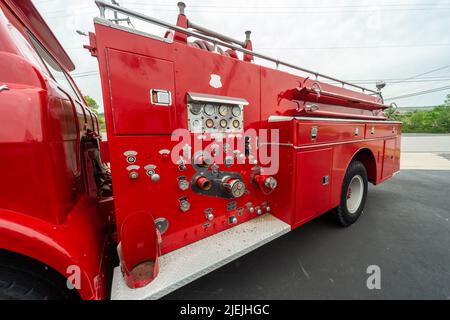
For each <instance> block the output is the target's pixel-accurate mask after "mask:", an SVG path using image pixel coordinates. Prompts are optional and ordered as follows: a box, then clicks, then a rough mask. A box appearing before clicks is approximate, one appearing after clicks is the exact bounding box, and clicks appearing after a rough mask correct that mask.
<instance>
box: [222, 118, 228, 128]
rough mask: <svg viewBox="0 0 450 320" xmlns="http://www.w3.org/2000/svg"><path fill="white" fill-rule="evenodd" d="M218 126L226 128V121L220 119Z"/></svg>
mask: <svg viewBox="0 0 450 320" xmlns="http://www.w3.org/2000/svg"><path fill="white" fill-rule="evenodd" d="M220 126H221V127H222V128H226V127H227V126H228V121H227V120H225V119H222V120H220Z"/></svg>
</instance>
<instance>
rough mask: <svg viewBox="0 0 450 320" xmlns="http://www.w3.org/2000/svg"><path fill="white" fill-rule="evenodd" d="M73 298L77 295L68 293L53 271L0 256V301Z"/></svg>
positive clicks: (29, 262)
mask: <svg viewBox="0 0 450 320" xmlns="http://www.w3.org/2000/svg"><path fill="white" fill-rule="evenodd" d="M25 261H26V264H25V263H24V262H25ZM75 297H77V293H75V292H69V290H68V289H67V287H66V284H65V279H64V278H63V277H62V276H59V275H55V274H54V271H53V270H50V269H49V268H46V267H44V266H42V265H39V264H37V263H33V262H31V261H28V260H23V261H17V259H11V258H10V257H5V256H2V255H1V254H0V300H68V299H73V298H75Z"/></svg>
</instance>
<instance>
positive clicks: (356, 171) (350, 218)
mask: <svg viewBox="0 0 450 320" xmlns="http://www.w3.org/2000/svg"><path fill="white" fill-rule="evenodd" d="M357 176H359V177H360V178H361V179H362V185H363V194H362V199H361V202H360V203H359V206H356V208H352V209H353V210H349V208H348V205H347V198H348V189H349V185H350V183H351V182H352V180H353V179H354V178H355V177H357ZM355 179H356V180H358V179H359V178H355ZM367 190H368V180H367V171H366V167H364V165H363V164H362V163H361V162H359V161H352V162H351V163H350V165H349V166H348V169H347V172H346V173H345V177H344V181H343V183H342V190H341V202H340V204H339V207H338V208H337V221H338V223H339V224H340V225H341V226H343V227H349V226H351V225H352V224H354V223H355V222H356V221H357V220H358V219H359V217H360V216H361V214H362V213H363V210H364V206H365V204H366V198H367Z"/></svg>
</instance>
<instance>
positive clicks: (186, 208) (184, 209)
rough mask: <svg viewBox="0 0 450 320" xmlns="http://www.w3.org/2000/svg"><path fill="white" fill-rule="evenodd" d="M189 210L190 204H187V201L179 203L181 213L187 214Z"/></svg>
mask: <svg viewBox="0 0 450 320" xmlns="http://www.w3.org/2000/svg"><path fill="white" fill-rule="evenodd" d="M190 208H191V204H190V203H189V201H187V200H181V201H180V210H181V211H182V212H188V211H189V209H190Z"/></svg>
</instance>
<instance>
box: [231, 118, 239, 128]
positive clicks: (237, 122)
mask: <svg viewBox="0 0 450 320" xmlns="http://www.w3.org/2000/svg"><path fill="white" fill-rule="evenodd" d="M240 125H241V123H240V122H239V120H234V121H233V127H235V128H239V126H240Z"/></svg>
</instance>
